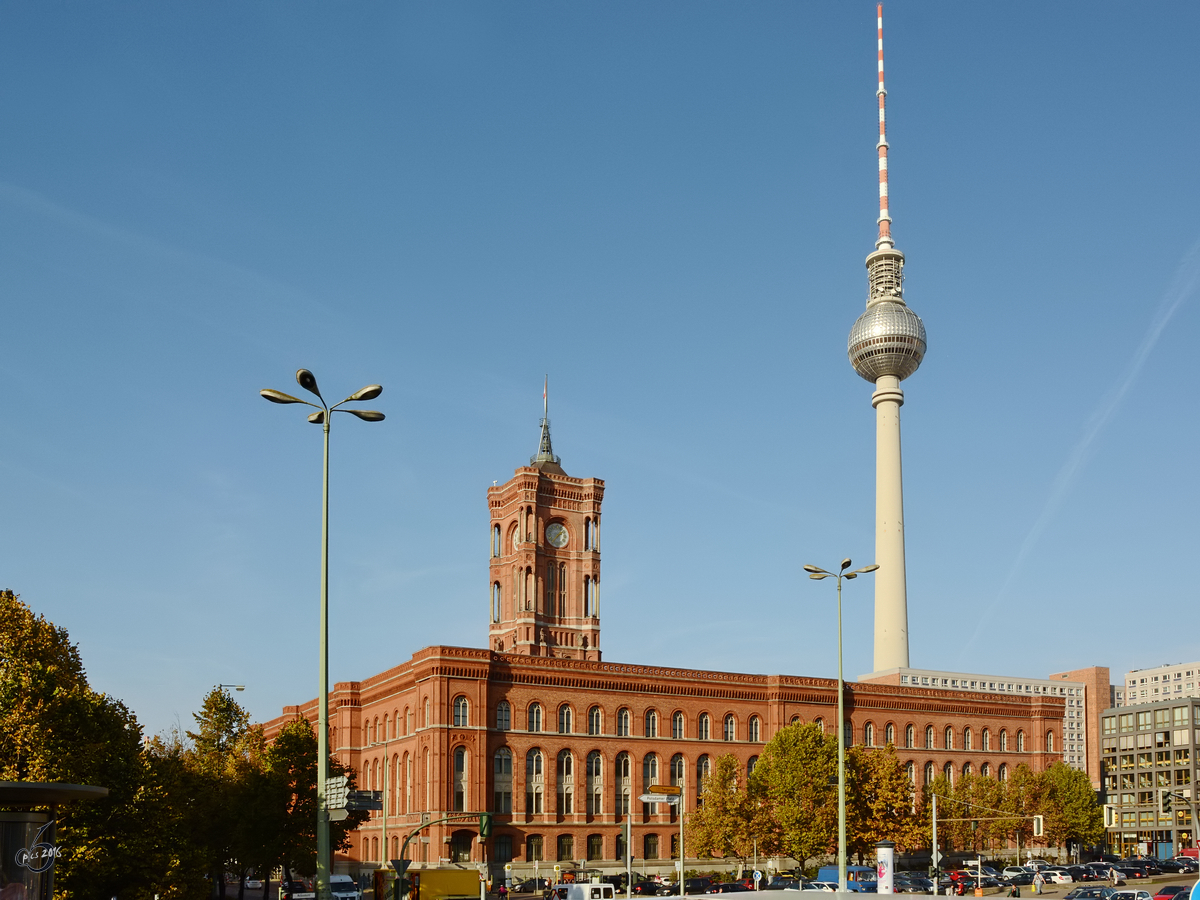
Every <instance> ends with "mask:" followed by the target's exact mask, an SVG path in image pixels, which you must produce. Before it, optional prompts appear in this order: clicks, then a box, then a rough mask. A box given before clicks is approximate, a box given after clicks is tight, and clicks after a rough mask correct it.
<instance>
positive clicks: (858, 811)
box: [846, 745, 923, 862]
mask: <svg viewBox="0 0 1200 900" xmlns="http://www.w3.org/2000/svg"><path fill="white" fill-rule="evenodd" d="M922 830H923V829H922V828H921V826H920V823H919V821H918V819H917V816H916V813H915V811H914V809H913V785H912V782H911V781H909V778H908V772H907V770H906V769H905V768H904V765H903V763H901V762H900V760H898V759H897V758H896V751H895V749H894V748H893V747H892V746H891V745H888V746H887V747H886V748H883V749H880V748H872V747H862V746H856V747H851V748H850V749H849V750H848V751H847V752H846V843H847V852H848V854H853V855H856V856H857V857H858V859H859V862H862V861H863V860H864V859H867V858H872V857H874V856H875V845H876V844H878V843H879V841H883V840H888V841H895V842H896V844H897V846H898V847H899V849H901V850H908V849H911V848H913V847H916V846H918V845H919V844H920V843H921V835H922Z"/></svg>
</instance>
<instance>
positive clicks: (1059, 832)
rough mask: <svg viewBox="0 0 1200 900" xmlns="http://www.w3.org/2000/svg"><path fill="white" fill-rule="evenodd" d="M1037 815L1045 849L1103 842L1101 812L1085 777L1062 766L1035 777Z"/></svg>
mask: <svg viewBox="0 0 1200 900" xmlns="http://www.w3.org/2000/svg"><path fill="white" fill-rule="evenodd" d="M1036 777H1037V780H1038V782H1039V788H1040V789H1039V791H1038V792H1037V797H1038V813H1037V814H1038V815H1041V816H1042V817H1043V822H1044V825H1045V838H1046V841H1047V842H1048V844H1049V846H1052V847H1065V846H1066V844H1067V842H1068V841H1076V842H1078V843H1080V844H1098V843H1100V842H1101V841H1102V840H1103V839H1104V811H1103V810H1102V809H1101V807H1100V804H1099V803H1097V802H1096V792H1095V790H1093V788H1092V783H1091V781H1089V780H1088V777H1087V775H1086V774H1085V773H1083V772H1080V771H1079V770H1078V769H1072V768H1071V767H1070V766H1068V765H1066V764H1064V763H1063V762H1061V761H1060V762H1056V763H1054V765H1052V766H1051V767H1050V768H1048V769H1046V770H1045V771H1043V772H1039V773H1038V774H1037V776H1036Z"/></svg>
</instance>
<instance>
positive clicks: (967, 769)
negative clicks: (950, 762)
mask: <svg viewBox="0 0 1200 900" xmlns="http://www.w3.org/2000/svg"><path fill="white" fill-rule="evenodd" d="M962 773H963V774H964V775H970V774H971V764H970V763H969V762H965V763H963V767H962Z"/></svg>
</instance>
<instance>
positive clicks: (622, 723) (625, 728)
mask: <svg viewBox="0 0 1200 900" xmlns="http://www.w3.org/2000/svg"><path fill="white" fill-rule="evenodd" d="M617 737H629V710H627V709H624V708H621V709H618V710H617Z"/></svg>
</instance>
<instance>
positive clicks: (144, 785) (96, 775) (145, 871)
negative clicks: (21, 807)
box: [0, 591, 169, 900]
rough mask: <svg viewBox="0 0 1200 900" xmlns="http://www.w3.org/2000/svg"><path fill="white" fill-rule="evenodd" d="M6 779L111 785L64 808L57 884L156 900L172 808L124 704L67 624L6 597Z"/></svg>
mask: <svg viewBox="0 0 1200 900" xmlns="http://www.w3.org/2000/svg"><path fill="white" fill-rule="evenodd" d="M0 780H4V781H62V782H68V783H74V784H92V785H99V786H101V787H106V788H108V789H109V795H108V797H106V798H104V799H101V800H93V801H80V802H76V803H69V804H64V805H63V806H62V807H60V808H59V810H58V844H59V846H60V847H61V848H62V850H63V854H62V857H61V858H60V860H59V862H58V864H57V866H56V882H57V883H58V885H60V886H61V887H62V889H63V890H64V892H66V893H69V894H70V895H71V896H73V897H79V898H84V900H90V898H108V897H111V896H113V895H114V894H116V893H117V891H118V889H120V890H121V892H122V893H123V894H126V895H130V894H132V895H135V896H136V895H141V896H147V897H148V896H149V894H150V893H151V891H150V888H151V886H152V885H153V884H154V883H155V881H156V879H157V878H158V876H159V873H161V872H162V871H164V870H165V869H166V868H167V866H168V855H169V850H168V849H167V848H165V847H164V846H163V845H162V843H161V842H160V840H159V831H160V830H161V828H162V826H163V823H164V818H165V817H166V816H167V815H168V809H169V802H168V798H167V796H166V794H165V793H164V792H163V791H162V790H161V789H160V785H158V784H157V783H156V781H155V778H154V772H153V771H152V770H151V768H150V767H149V765H148V760H147V757H146V755H145V754H144V753H143V750H142V732H141V727H140V726H139V725H138V722H137V719H136V718H135V717H134V715H133V713H131V712H130V711H129V710H128V709H127V708H126V707H125V705H124V704H123V703H121V702H120V701H118V700H115V699H114V698H112V697H108V696H106V695H104V694H99V693H97V692H95V691H93V690H92V689H91V687H90V686H89V685H88V682H87V676H86V674H85V672H84V667H83V661H82V659H81V657H80V655H79V651H78V649H77V648H76V647H75V646H74V645H73V644H72V643H71V641H70V637H69V636H68V634H67V631H66V629H65V628H60V627H58V626H56V625H54V624H53V623H52V622H49V621H48V620H47V619H46V618H45V617H44V616H40V615H35V614H34V613H33V612H32V610H30V608H29V607H28V606H26V605H25V604H24V603H22V602H21V599H20V597H19V596H18V595H16V594H14V593H13V592H12V591H0Z"/></svg>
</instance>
